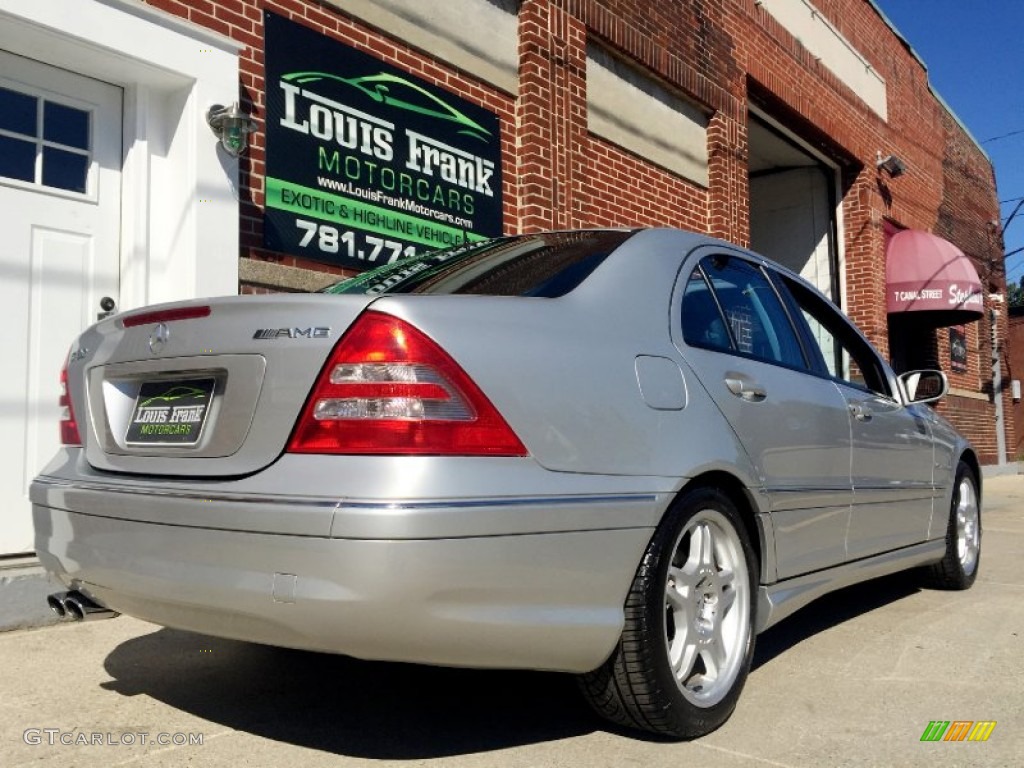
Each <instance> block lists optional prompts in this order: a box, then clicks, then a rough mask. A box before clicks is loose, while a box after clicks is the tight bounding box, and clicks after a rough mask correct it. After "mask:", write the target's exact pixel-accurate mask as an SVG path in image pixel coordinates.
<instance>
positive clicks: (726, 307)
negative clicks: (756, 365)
mask: <svg viewBox="0 0 1024 768" xmlns="http://www.w3.org/2000/svg"><path fill="white" fill-rule="evenodd" d="M682 324H683V340H684V341H685V342H686V343H687V344H689V345H690V346H695V347H704V348H706V349H716V350H720V351H723V352H732V353H735V354H740V355H744V356H748V357H754V358H757V359H760V360H766V361H769V362H773V363H780V364H782V365H785V366H788V367H791V368H805V367H806V365H807V363H806V360H805V358H804V355H803V351H802V349H801V346H800V341H799V338H798V336H797V334H796V331H795V330H794V328H793V325H792V323H791V322H790V319H789V315H788V313H787V311H786V308H785V307H784V306H783V304H782V302H781V301H780V300H779V297H778V294H776V292H775V288H774V287H773V286H772V284H771V283H770V282H769V280H768V278H767V277H766V276H765V274H764V272H762V271H761V269H760V268H759V267H757V266H755V265H753V264H751V263H749V262H747V261H744V260H743V259H738V258H734V257H729V256H709V257H706V258H704V259H702V260H701V262H700V264H699V265H698V266H697V268H696V269H695V270H694V271H693V272H692V273H691V274H690V278H689V280H688V281H687V284H686V289H685V291H684V294H683V308H682Z"/></svg>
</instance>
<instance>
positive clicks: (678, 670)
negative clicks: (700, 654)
mask: <svg viewBox="0 0 1024 768" xmlns="http://www.w3.org/2000/svg"><path fill="white" fill-rule="evenodd" d="M679 646H680V648H679V654H678V656H673V657H672V659H671V662H672V674H674V675H675V676H676V680H679V681H680V682H683V683H685V682H686V679H687V678H688V677H689V676H690V673H691V672H692V671H693V665H694V664H695V663H696V662H697V644H696V643H694V642H686V641H685V640H684V641H683V642H681V643H679Z"/></svg>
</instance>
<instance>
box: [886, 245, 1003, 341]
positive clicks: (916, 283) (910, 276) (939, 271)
mask: <svg viewBox="0 0 1024 768" xmlns="http://www.w3.org/2000/svg"><path fill="white" fill-rule="evenodd" d="M885 282H886V294H887V302H886V303H887V305H888V309H889V312H890V313H894V312H927V313H929V318H927V319H930V320H932V321H933V322H934V323H935V325H936V326H941V325H956V324H958V323H964V322H970V321H972V320H977V319H978V318H980V317H981V316H982V314H983V310H984V303H983V301H982V297H983V295H984V294H983V291H982V286H981V280H980V279H979V278H978V272H977V270H976V269H975V268H974V265H973V264H971V260H970V259H968V258H967V257H966V256H964V254H963V251H961V250H960V249H959V248H957V247H956V246H955V245H953V244H952V243H951V242H949V241H948V240H943V239H942V238H941V237H937V236H936V235H933V234H932V233H931V232H925V231H923V230H920V229H904V230H902V231H900V232H897V233H896V234H895V235H893V236H892V238H891V239H890V240H889V246H888V248H887V249H886V256H885ZM922 319H926V318H923V317H922Z"/></svg>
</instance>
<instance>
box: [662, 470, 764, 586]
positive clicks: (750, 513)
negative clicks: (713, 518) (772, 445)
mask: <svg viewBox="0 0 1024 768" xmlns="http://www.w3.org/2000/svg"><path fill="white" fill-rule="evenodd" d="M695 488H715V489H717V490H719V491H721V492H722V493H724V494H725V495H726V496H727V497H728V498H729V501H731V502H732V503H733V504H734V505H735V507H736V510H737V511H738V512H739V513H740V519H741V520H743V523H744V525H745V526H746V533H747V536H748V537H749V539H750V543H751V545H752V546H753V548H754V554H755V555H757V568H758V580H759V582H760V583H761V584H765V583H770V582H771V581H774V573H775V542H774V539H773V537H772V532H771V528H770V526H769V524H768V521H767V520H766V519H764V516H763V515H761V514H760V512H759V509H760V507H759V505H758V503H757V500H756V498H755V497H754V494H753V492H752V491H751V490H750V488H749V487H748V486H747V485H746V484H745V483H744V482H743V481H742V480H740V479H739V478H738V477H737V476H736V475H733V474H731V473H729V472H726V471H724V470H710V471H707V472H703V473H701V474H699V475H696V476H695V477H693V478H691V479H690V481H689V482H687V483H686V485H684V486H683V487H682V488H680V489H679V490H678V491H677V492H676V498H677V499H678V498H680V497H681V496H682V495H683V494H685V493H688V492H689V491H692V490H694V489H695Z"/></svg>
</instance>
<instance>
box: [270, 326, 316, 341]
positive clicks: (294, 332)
mask: <svg viewBox="0 0 1024 768" xmlns="http://www.w3.org/2000/svg"><path fill="white" fill-rule="evenodd" d="M252 337H253V338H254V339H329V338H330V337H331V329H330V327H327V328H322V327H320V328H260V329H259V330H257V331H256V333H254V334H253V335H252Z"/></svg>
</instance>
